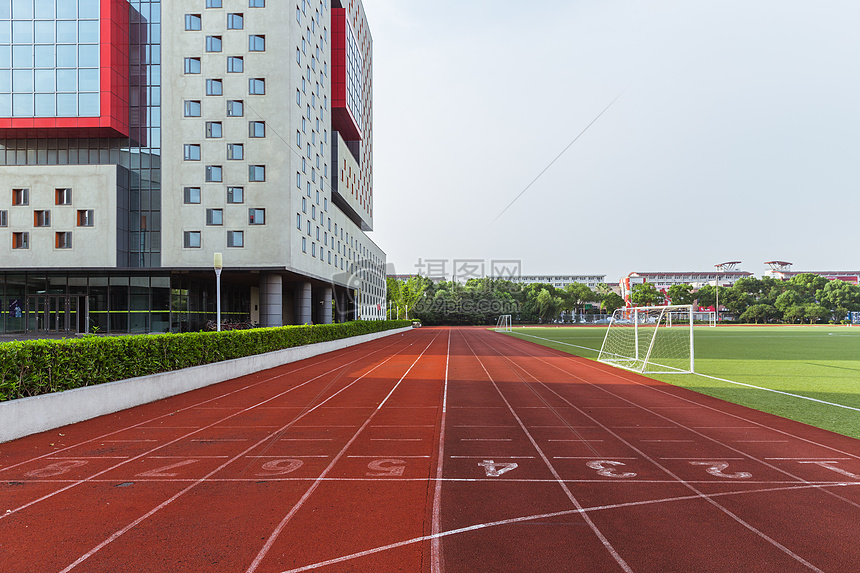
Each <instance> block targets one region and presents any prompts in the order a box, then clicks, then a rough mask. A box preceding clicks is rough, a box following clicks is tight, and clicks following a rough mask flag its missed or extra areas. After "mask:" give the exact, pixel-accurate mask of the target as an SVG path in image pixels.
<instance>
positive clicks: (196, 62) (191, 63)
mask: <svg viewBox="0 0 860 573" xmlns="http://www.w3.org/2000/svg"><path fill="white" fill-rule="evenodd" d="M185 73H186V74H199V73H200V58H185Z"/></svg>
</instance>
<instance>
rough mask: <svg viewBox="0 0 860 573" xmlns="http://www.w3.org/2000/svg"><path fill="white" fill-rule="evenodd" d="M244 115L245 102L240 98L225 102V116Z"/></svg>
mask: <svg viewBox="0 0 860 573" xmlns="http://www.w3.org/2000/svg"><path fill="white" fill-rule="evenodd" d="M243 115H245V104H244V103H243V102H242V100H238V99H234V100H230V101H228V102H227V117H242V116H243Z"/></svg>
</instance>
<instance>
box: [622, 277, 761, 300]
mask: <svg viewBox="0 0 860 573" xmlns="http://www.w3.org/2000/svg"><path fill="white" fill-rule="evenodd" d="M751 276H753V274H752V273H750V272H747V271H738V270H713V271H701V272H698V271H692V272H672V271H658V272H633V273H630V274H629V275H627V276H626V277H623V278H622V279H621V280H620V281H619V286H620V287H621V296H622V297H623V298H624V300H626V301H629V300H630V299H629V297H630V293H631V292H632V290H633V287H635V286H636V285H638V284H642V283H649V284H652V285H654V287H656V288H657V290H659V291H662V292H664V293H665V292H666V291H668V290H669V287H670V286H672V285H677V284H688V285H692V286H693V288H694V289H699V288H701V287H703V286H705V285H715V284H719V285H720V286H722V287H729V286H732V285H733V284H735V282H736V281H737V280H738V279H742V278H746V277H751Z"/></svg>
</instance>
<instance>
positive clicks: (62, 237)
mask: <svg viewBox="0 0 860 573" xmlns="http://www.w3.org/2000/svg"><path fill="white" fill-rule="evenodd" d="M55 241H56V242H55V243H54V244H55V245H56V247H57V248H58V249H71V248H72V233H71V232H70V231H62V232H59V233H57V234H56V239H55Z"/></svg>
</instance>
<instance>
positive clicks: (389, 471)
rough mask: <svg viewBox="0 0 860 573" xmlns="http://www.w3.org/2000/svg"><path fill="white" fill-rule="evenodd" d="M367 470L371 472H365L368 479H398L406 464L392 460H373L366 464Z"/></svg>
mask: <svg viewBox="0 0 860 573" xmlns="http://www.w3.org/2000/svg"><path fill="white" fill-rule="evenodd" d="M367 469H369V470H373V471H372V472H367V474H366V475H367V476H368V477H400V476H402V475H403V472H404V471H405V470H406V462H404V461H403V460H394V459H384V460H373V461H372V462H370V463H369V464H367Z"/></svg>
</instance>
